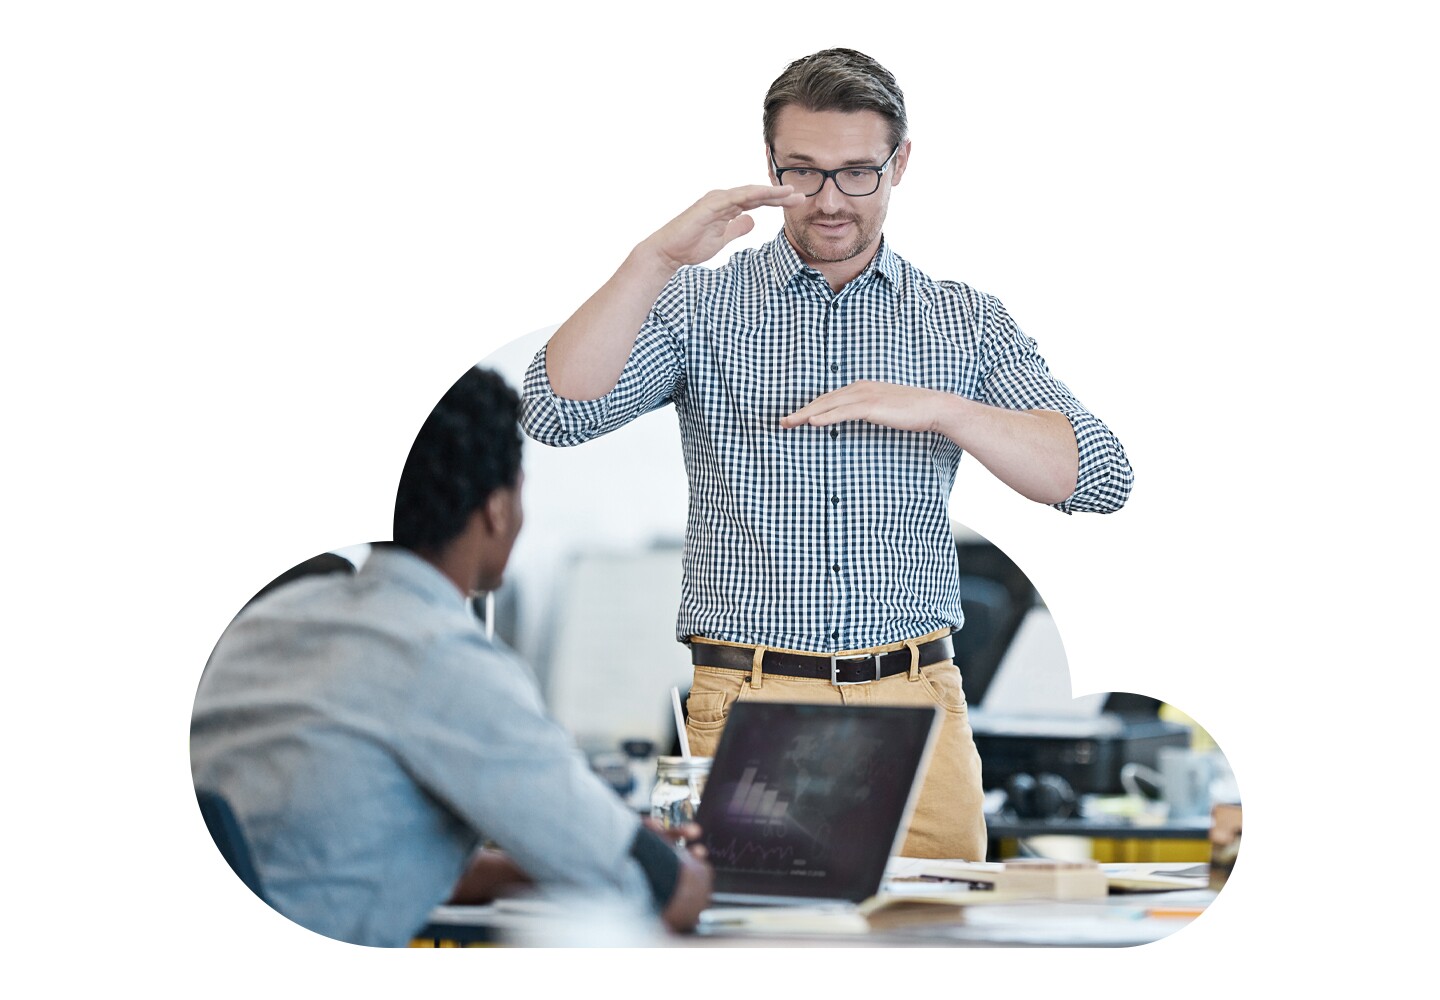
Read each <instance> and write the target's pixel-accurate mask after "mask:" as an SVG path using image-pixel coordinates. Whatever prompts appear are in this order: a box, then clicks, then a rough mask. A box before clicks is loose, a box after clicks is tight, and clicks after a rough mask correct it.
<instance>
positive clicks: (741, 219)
mask: <svg viewBox="0 0 1440 1000" xmlns="http://www.w3.org/2000/svg"><path fill="white" fill-rule="evenodd" d="M754 228H755V217H754V216H753V215H740V216H737V217H735V218H733V219H731V220H730V221H729V222H728V223H727V224H726V226H725V242H726V243H730V242H732V241H734V240H738V239H739V238H740V237H742V236H744V235H745V234H746V233H748V232H749V231H750V230H752V229H754Z"/></svg>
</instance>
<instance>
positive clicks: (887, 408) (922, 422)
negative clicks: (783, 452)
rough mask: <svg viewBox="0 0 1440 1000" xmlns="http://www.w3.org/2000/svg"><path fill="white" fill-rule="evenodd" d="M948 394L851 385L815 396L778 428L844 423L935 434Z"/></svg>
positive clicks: (884, 385) (903, 387)
mask: <svg viewBox="0 0 1440 1000" xmlns="http://www.w3.org/2000/svg"><path fill="white" fill-rule="evenodd" d="M951 398H952V397H951V395H950V394H949V393H944V392H939V391H937V390H935V389H923V388H921V387H919V386H914V385H896V384H894V383H892V382H851V383H850V384H849V385H847V386H845V388H843V389H836V390H834V391H833V392H827V393H825V394H824V395H823V396H816V397H815V399H813V400H812V401H811V402H810V403H809V404H808V405H806V406H802V407H800V409H798V410H796V411H795V412H794V413H791V414H789V415H787V416H784V417H781V418H780V426H781V427H800V426H802V425H805V424H808V425H809V426H811V427H829V426H830V425H831V424H838V423H841V422H842V421H845V420H863V421H865V422H866V423H869V424H879V425H880V426H882V427H893V428H895V429H896V430H898V431H934V430H938V429H939V428H938V426H937V418H938V417H939V414H940V412H941V409H942V407H944V406H945V405H946V404H947V403H948V402H949V401H950V399H951Z"/></svg>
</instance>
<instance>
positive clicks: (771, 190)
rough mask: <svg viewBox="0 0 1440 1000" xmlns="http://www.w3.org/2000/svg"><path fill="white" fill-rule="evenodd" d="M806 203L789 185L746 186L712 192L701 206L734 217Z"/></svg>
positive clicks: (701, 200)
mask: <svg viewBox="0 0 1440 1000" xmlns="http://www.w3.org/2000/svg"><path fill="white" fill-rule="evenodd" d="M804 201H805V196H804V195H803V194H800V193H799V192H797V191H796V190H795V189H794V188H792V187H791V186H790V185H789V184H781V185H778V186H777V185H773V184H745V185H742V186H741V187H734V188H728V189H725V190H719V191H711V192H710V193H709V194H707V195H705V197H703V198H701V199H700V204H702V205H705V206H706V207H707V208H709V209H710V210H711V211H714V212H716V213H720V214H726V215H733V214H734V213H737V212H748V211H750V210H751V209H752V208H764V207H767V206H787V207H788V206H792V205H799V204H801V203H803V202H804Z"/></svg>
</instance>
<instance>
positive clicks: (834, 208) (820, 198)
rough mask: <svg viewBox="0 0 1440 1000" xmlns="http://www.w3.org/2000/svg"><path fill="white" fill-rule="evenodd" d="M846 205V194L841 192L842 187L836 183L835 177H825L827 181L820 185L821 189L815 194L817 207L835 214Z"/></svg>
mask: <svg viewBox="0 0 1440 1000" xmlns="http://www.w3.org/2000/svg"><path fill="white" fill-rule="evenodd" d="M844 205H845V196H844V195H843V194H841V193H840V187H839V185H837V184H836V183H835V178H833V177H827V178H825V183H824V184H821V185H820V190H819V191H818V192H817V193H816V194H815V207H817V208H818V209H820V211H822V212H824V213H825V214H826V215H833V214H835V213H836V212H838V211H840V209H841V208H842V207H843V206H844Z"/></svg>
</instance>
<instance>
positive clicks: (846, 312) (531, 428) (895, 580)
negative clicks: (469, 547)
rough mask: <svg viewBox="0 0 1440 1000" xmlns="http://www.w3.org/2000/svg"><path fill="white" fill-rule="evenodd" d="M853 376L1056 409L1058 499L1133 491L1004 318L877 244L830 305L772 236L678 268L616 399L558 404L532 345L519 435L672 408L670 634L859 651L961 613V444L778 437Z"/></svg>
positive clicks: (555, 433) (1092, 499)
mask: <svg viewBox="0 0 1440 1000" xmlns="http://www.w3.org/2000/svg"><path fill="white" fill-rule="evenodd" d="M859 379H874V380H878V381H884V382H898V383H902V384H906V385H918V386H926V387H929V388H932V389H942V390H945V391H948V392H954V393H959V394H961V395H964V396H968V397H970V398H972V399H977V400H981V401H983V402H986V403H989V404H992V405H995V406H1004V407H1010V408H1013V409H1046V410H1055V411H1058V412H1060V413H1063V414H1065V416H1066V417H1068V418H1069V419H1070V421H1071V423H1072V425H1073V426H1074V428H1075V437H1076V440H1077V441H1078V442H1079V447H1080V474H1079V483H1078V487H1077V489H1076V491H1075V493H1074V494H1073V495H1072V496H1071V497H1069V498H1068V499H1067V500H1065V501H1064V502H1063V503H1059V504H1056V505H1055V506H1056V507H1057V508H1058V509H1059V510H1062V511H1065V512H1067V513H1069V512H1073V511H1100V512H1108V511H1113V510H1117V509H1119V507H1120V506H1121V505H1122V504H1124V502H1125V499H1126V497H1127V496H1128V495H1129V492H1130V485H1131V482H1132V479H1133V476H1132V473H1131V470H1130V464H1129V461H1128V460H1127V459H1126V457H1125V451H1124V449H1123V448H1122V447H1121V445H1120V442H1119V441H1118V440H1116V438H1115V436H1114V435H1113V434H1112V433H1111V432H1110V430H1109V428H1107V427H1106V426H1105V425H1104V424H1103V423H1101V422H1100V421H1099V420H1098V419H1096V418H1095V417H1094V416H1093V415H1091V414H1090V413H1089V412H1087V411H1086V410H1085V408H1084V407H1083V406H1081V405H1080V403H1079V402H1078V401H1077V400H1076V399H1075V397H1074V396H1073V395H1072V394H1071V393H1070V390H1069V389H1067V388H1066V387H1065V385H1064V384H1062V383H1061V382H1060V381H1058V380H1057V379H1055V378H1054V377H1052V376H1051V375H1050V372H1049V369H1048V367H1047V366H1046V364H1045V360H1044V359H1043V358H1042V357H1041V356H1040V355H1039V354H1038V353H1037V352H1036V349H1035V342H1034V341H1033V340H1031V339H1030V338H1029V337H1027V336H1025V335H1024V334H1023V333H1022V332H1021V331H1020V329H1019V328H1018V327H1017V326H1016V325H1015V323H1014V321H1013V320H1011V318H1010V316H1009V315H1008V314H1007V313H1006V312H1005V308H1004V306H1002V305H1001V304H1000V302H999V301H998V300H997V299H995V298H993V297H992V296H988V295H984V294H982V293H979V292H976V291H975V290H973V289H971V288H969V287H967V286H966V285H963V284H960V283H958V282H952V281H934V280H932V279H931V278H929V277H927V276H926V275H924V274H922V273H921V272H920V271H918V270H917V269H915V268H914V267H912V266H911V265H909V264H908V263H906V262H905V261H904V260H902V259H901V258H900V257H899V255H897V254H895V253H893V252H892V251H891V250H890V249H889V248H888V246H886V245H885V244H884V243H883V242H882V245H881V247H880V250H879V252H878V253H877V254H876V256H875V259H874V260H873V261H872V262H871V265H870V267H869V268H867V269H866V270H865V272H864V273H862V274H861V275H860V276H859V277H857V278H856V279H854V280H853V281H851V282H850V283H849V284H847V285H846V286H845V287H844V288H843V289H841V291H840V292H839V293H832V292H831V290H830V288H829V286H828V285H827V284H826V282H825V279H824V278H823V277H822V276H821V275H820V274H819V272H817V271H815V270H813V269H812V268H809V267H807V266H805V265H804V264H802V263H801V261H800V259H799V258H798V257H797V256H796V254H795V251H794V250H793V249H792V248H791V246H790V244H789V242H788V241H787V240H786V239H785V237H784V235H783V234H782V235H781V236H779V237H778V238H777V239H775V240H774V241H773V242H771V243H768V244H766V245H765V246H763V247H761V248H759V249H755V250H742V251H740V252H738V253H736V254H735V255H734V256H732V257H731V258H730V260H729V262H728V263H727V264H725V265H724V266H723V267H720V268H717V269H711V268H706V267H686V268H682V269H681V270H680V271H679V272H678V273H677V274H676V275H675V277H674V278H673V279H672V280H671V282H670V283H669V285H667V286H666V288H665V290H664V291H663V292H662V293H661V295H660V298H659V299H658V300H657V301H656V303H655V306H654V308H653V309H652V310H651V313H650V316H649V318H648V319H647V320H646V322H645V325H644V327H643V328H642V329H641V331H640V334H639V336H638V338H637V339H636V342H635V348H634V350H633V351H632V353H631V356H630V360H629V363H628V364H627V365H626V367H625V371H624V372H623V373H622V375H621V376H620V380H619V383H618V384H617V385H616V386H615V388H614V390H612V391H611V392H610V393H609V394H607V395H605V396H603V397H602V398H600V399H596V400H588V401H575V400H567V399H562V398H560V397H557V396H556V395H555V394H554V392H553V391H552V389H551V387H550V383H549V379H548V378H547V377H546V373H545V352H544V350H543V349H542V350H541V351H540V353H539V354H537V355H536V357H535V360H534V362H533V363H532V364H531V366H530V369H529V371H528V372H527V373H526V376H525V385H524V392H523V396H524V403H523V410H522V423H523V424H524V426H525V429H526V431H527V432H528V433H529V434H530V435H531V436H532V437H534V438H535V439H536V440H538V441H541V442H543V443H546V444H551V445H575V444H580V443H581V442H584V441H588V440H590V439H591V438H594V437H597V436H599V435H601V434H605V433H608V432H609V431H612V430H615V429H616V428H618V427H621V426H622V425H624V424H625V423H627V422H629V421H630V420H632V419H634V418H635V417H637V416H640V415H641V414H643V413H647V412H649V411H650V410H652V409H655V408H656V407H659V406H662V405H664V404H665V403H673V404H674V405H675V411H676V414H677V416H678V417H679V421H680V436H681V442H682V447H683V450H684V455H685V466H686V470H687V472H688V473H689V476H690V510H689V523H688V526H687V529H686V537H685V557H684V582H683V585H682V592H681V599H680V615H679V619H678V621H677V623H676V635H677V637H678V638H680V639H685V638H687V637H689V636H691V635H703V636H707V637H710V638H714V639H725V640H729V641H732V642H744V643H756V644H763V645H766V646H778V647H782V648H787V649H800V650H808V651H814V652H831V651H836V650H849V649H861V648H865V647H868V646H877V645H881V644H884V643H890V642H899V641H902V640H905V639H910V638H914V637H915V636H919V635H923V634H925V633H927V632H931V631H933V630H935V629H937V628H941V627H944V626H946V625H950V626H955V627H959V626H960V625H961V624H962V622H963V620H964V616H963V614H962V612H961V609H960V587H959V567H958V565H957V562H956V552H955V543H954V541H953V538H952V535H951V530H950V521H949V515H948V506H949V503H948V501H949V495H950V489H951V487H952V486H953V484H954V482H955V470H956V467H957V465H958V464H959V462H960V456H961V449H960V448H959V447H957V446H956V445H955V444H954V443H953V442H952V441H950V440H949V439H948V438H946V437H944V436H943V435H940V434H929V433H926V434H921V433H914V432H908V431H897V430H892V429H890V428H887V427H877V426H872V425H870V424H866V423H863V422H860V421H852V422H847V423H844V424H841V425H838V426H836V427H830V428H816V427H797V428H793V429H790V430H786V429H784V428H782V427H781V426H780V418H781V417H782V416H784V415H785V414H788V413H792V412H794V411H795V410H797V409H799V408H800V407H801V406H804V405H805V404H806V403H808V402H810V401H811V400H812V399H814V398H815V397H816V396H819V395H820V394H821V393H824V392H829V391H830V390H832V389H839V388H841V387H843V386H845V385H848V384H849V383H851V382H854V381H856V380H859Z"/></svg>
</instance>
